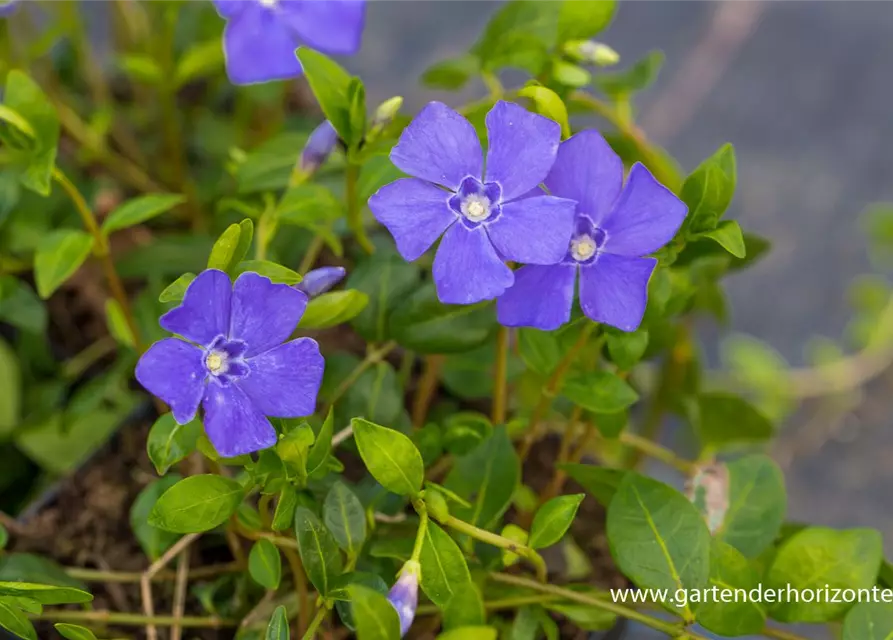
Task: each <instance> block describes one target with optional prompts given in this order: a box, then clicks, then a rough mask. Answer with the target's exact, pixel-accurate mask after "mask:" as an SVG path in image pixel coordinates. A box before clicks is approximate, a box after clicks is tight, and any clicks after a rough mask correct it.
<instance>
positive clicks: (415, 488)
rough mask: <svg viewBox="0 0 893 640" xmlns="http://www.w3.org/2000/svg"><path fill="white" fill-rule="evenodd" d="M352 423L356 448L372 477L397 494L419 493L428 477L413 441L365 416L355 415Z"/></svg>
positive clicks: (410, 494)
mask: <svg viewBox="0 0 893 640" xmlns="http://www.w3.org/2000/svg"><path fill="white" fill-rule="evenodd" d="M350 424H351V426H352V427H353V436H354V440H355V441H356V443H357V449H359V451H360V456H361V457H362V458H363V462H364V463H365V464H366V468H367V469H369V473H371V474H372V477H373V478H375V479H376V480H377V481H378V483H379V484H380V485H381V486H383V487H384V488H385V489H387V490H388V491H392V492H394V493H396V494H398V495H402V496H416V495H418V493H419V491H421V490H422V482H423V481H424V479H425V465H424V463H423V462H422V454H420V453H419V450H418V449H417V448H416V446H415V445H414V444H413V443H412V440H410V439H409V438H407V437H406V436H405V435H403V434H402V433H400V432H399V431H394V430H393V429H388V428H387V427H382V426H379V425H377V424H374V423H372V422H369V421H368V420H364V419H362V418H354V419H353V420H351V421H350Z"/></svg>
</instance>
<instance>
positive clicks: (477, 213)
mask: <svg viewBox="0 0 893 640" xmlns="http://www.w3.org/2000/svg"><path fill="white" fill-rule="evenodd" d="M460 208H461V209H462V215H464V216H465V217H466V218H468V219H469V220H471V221H472V222H480V221H481V220H486V219H487V218H488V217H489V215H490V201H489V200H488V199H487V196H483V195H479V194H476V193H473V194H471V195H470V196H468V197H466V198H465V199H464V200H463V201H462V206H461V207H460Z"/></svg>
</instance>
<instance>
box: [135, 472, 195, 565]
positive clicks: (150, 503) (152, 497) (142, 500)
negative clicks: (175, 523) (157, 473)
mask: <svg viewBox="0 0 893 640" xmlns="http://www.w3.org/2000/svg"><path fill="white" fill-rule="evenodd" d="M181 479H182V478H181V477H180V476H179V475H177V474H175V473H172V474H171V475H169V476H165V477H164V478H160V479H159V480H155V481H154V482H151V483H149V484H148V485H146V488H145V489H143V490H142V491H140V493H139V495H138V496H137V497H136V500H134V501H133V505H132V506H131V507H130V528H131V529H132V530H133V535H134V536H136V539H137V541H138V542H139V543H140V546H141V547H142V548H143V552H144V553H145V554H146V555H147V556H149V559H150V560H158V558H160V557H161V556H162V555H163V554H164V552H165V551H167V550H168V549H170V548H171V547H172V546H174V543H175V542H177V540H179V539H180V535H179V534H177V533H171V532H169V531H163V530H162V529H159V528H157V527H153V526H152V525H151V524H149V514H150V513H152V509H153V508H154V507H155V503H156V502H158V498H160V497H161V495H162V494H163V493H164V492H165V491H167V490H168V489H170V488H171V487H172V486H174V485H175V484H177V482H179V481H180V480H181Z"/></svg>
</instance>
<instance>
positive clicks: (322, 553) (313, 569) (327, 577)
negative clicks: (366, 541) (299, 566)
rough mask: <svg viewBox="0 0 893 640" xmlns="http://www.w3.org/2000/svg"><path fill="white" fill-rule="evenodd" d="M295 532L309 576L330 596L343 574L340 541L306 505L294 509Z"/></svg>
mask: <svg viewBox="0 0 893 640" xmlns="http://www.w3.org/2000/svg"><path fill="white" fill-rule="evenodd" d="M295 533H296V534H297V537H298V551H299V552H300V554H301V562H302V563H303V564H304V570H305V571H306V572H307V577H308V578H310V582H311V583H312V584H313V586H314V587H316V590H317V591H319V593H320V594H321V595H323V596H327V595H328V594H329V590H330V589H331V587H332V584H333V582H334V581H335V579H336V578H337V577H338V576H339V575H341V567H342V560H341V552H340V551H339V550H338V544H337V543H336V542H335V539H334V538H332V534H331V533H329V531H328V529H326V528H325V527H324V526H323V524H322V522H320V521H319V518H317V517H316V514H314V513H313V512H312V511H310V509H307V508H306V507H298V508H297V509H296V510H295Z"/></svg>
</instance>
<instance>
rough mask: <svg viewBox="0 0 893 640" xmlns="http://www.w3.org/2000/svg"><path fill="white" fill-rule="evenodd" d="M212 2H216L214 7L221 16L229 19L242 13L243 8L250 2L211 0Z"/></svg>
mask: <svg viewBox="0 0 893 640" xmlns="http://www.w3.org/2000/svg"><path fill="white" fill-rule="evenodd" d="M211 2H213V3H214V7H215V8H216V9H217V13H218V14H220V17H221V18H226V19H227V20H231V19H233V18H235V17H236V16H237V15H239V14H240V13H242V9H244V8H245V7H246V6H248V3H247V2H244V0H211Z"/></svg>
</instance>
